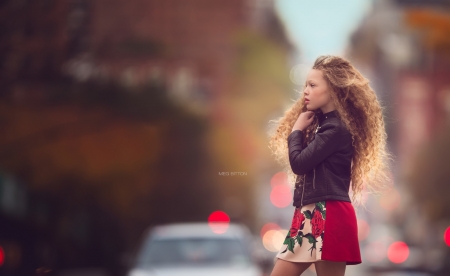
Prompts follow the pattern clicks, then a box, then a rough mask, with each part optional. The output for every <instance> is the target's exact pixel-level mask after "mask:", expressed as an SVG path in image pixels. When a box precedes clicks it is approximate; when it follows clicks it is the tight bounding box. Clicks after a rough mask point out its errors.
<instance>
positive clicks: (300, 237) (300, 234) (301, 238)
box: [296, 231, 303, 246]
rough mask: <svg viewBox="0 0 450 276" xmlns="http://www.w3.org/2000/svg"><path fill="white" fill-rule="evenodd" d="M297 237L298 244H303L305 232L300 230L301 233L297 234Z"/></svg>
mask: <svg viewBox="0 0 450 276" xmlns="http://www.w3.org/2000/svg"><path fill="white" fill-rule="evenodd" d="M296 239H297V242H298V244H299V245H300V246H302V243H303V232H302V231H300V232H299V234H298V235H297V237H296Z"/></svg>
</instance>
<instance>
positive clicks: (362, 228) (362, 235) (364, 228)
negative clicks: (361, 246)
mask: <svg viewBox="0 0 450 276" xmlns="http://www.w3.org/2000/svg"><path fill="white" fill-rule="evenodd" d="M357 222H358V240H359V241H362V240H364V239H366V238H367V236H368V235H369V232H370V226H369V224H368V223H367V221H365V220H363V219H358V221H357Z"/></svg>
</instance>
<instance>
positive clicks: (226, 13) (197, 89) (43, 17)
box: [0, 0, 294, 275]
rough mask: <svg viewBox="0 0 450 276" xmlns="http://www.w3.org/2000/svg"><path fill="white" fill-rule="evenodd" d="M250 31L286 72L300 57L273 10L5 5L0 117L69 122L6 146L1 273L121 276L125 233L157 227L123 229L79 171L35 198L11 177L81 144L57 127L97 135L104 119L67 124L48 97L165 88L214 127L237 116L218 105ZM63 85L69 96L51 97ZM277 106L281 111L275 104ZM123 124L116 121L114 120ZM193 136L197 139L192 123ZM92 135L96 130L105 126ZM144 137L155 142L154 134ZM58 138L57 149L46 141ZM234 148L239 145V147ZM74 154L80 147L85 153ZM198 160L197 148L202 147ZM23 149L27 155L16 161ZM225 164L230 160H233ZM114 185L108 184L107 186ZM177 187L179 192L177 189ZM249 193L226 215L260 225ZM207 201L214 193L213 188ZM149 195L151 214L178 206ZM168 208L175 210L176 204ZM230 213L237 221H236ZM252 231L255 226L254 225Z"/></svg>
mask: <svg viewBox="0 0 450 276" xmlns="http://www.w3.org/2000/svg"><path fill="white" fill-rule="evenodd" d="M247 33H248V34H254V35H255V36H258V37H262V38H264V39H265V41H268V42H270V43H268V44H270V45H272V44H273V45H276V46H277V47H278V48H277V50H278V49H281V50H280V51H281V52H282V54H281V55H279V56H277V58H276V59H279V58H280V57H281V59H282V62H281V63H279V64H281V65H282V66H284V65H285V64H286V65H288V62H289V57H290V54H291V51H293V50H294V49H293V46H292V45H291V44H290V42H289V41H288V39H287V37H286V34H285V32H284V27H283V24H282V22H281V21H280V20H279V18H278V16H277V15H276V14H275V11H274V8H273V0H248V1H240V0H229V1H223V0H220V1H208V0H193V1H184V0H127V1H119V0H41V1H28V0H20V1H18V0H2V1H0V64H1V67H0V85H1V87H2V90H1V91H0V98H1V102H0V104H2V105H1V107H0V108H4V107H6V106H7V107H8V109H7V111H5V110H6V108H4V109H3V110H1V111H2V112H3V113H2V114H5V113H9V114H12V115H11V116H14V115H17V117H20V116H21V115H24V114H26V115H24V118H27V119H26V120H24V121H26V122H27V123H29V121H27V120H28V119H29V118H30V117H29V114H34V116H40V118H39V119H42V118H44V120H37V121H39V122H41V121H45V118H46V116H50V117H57V116H61V118H62V117H64V118H65V119H62V120H61V121H58V120H54V121H53V120H52V121H51V122H49V123H48V124H46V123H45V124H44V123H43V124H42V125H38V124H35V125H33V127H30V125H28V124H27V125H24V126H23V128H22V130H24V131H23V132H17V133H15V134H13V135H11V136H8V137H7V138H5V139H3V140H1V143H2V144H1V145H2V148H1V149H0V161H2V164H6V163H8V162H6V161H5V160H12V159H13V158H14V160H15V161H14V162H15V165H16V166H17V167H16V168H19V169H18V171H14V172H12V171H11V172H5V173H3V171H4V170H3V169H4V168H0V169H1V170H0V171H2V174H1V175H0V226H1V227H0V229H1V231H0V256H2V258H3V259H2V258H0V274H2V275H30V274H32V273H38V271H36V269H37V268H39V267H40V268H41V270H42V271H41V272H42V273H43V271H45V270H46V269H53V270H55V269H56V270H57V269H66V268H74V267H80V266H92V267H96V266H97V267H100V266H101V267H103V268H108V269H110V271H111V275H114V273H115V274H116V275H119V274H120V273H121V271H120V269H119V268H118V267H119V266H120V265H121V263H120V254H121V253H122V252H121V251H122V250H123V249H124V248H125V247H130V244H124V241H123V240H122V238H123V237H124V236H126V234H128V236H133V234H134V233H131V234H130V233H126V234H124V233H122V232H120V231H128V230H129V229H130V228H133V227H134V229H140V227H142V226H143V225H145V226H148V220H145V219H148V218H149V217H151V216H150V215H147V214H144V215H142V216H143V217H144V216H145V218H140V217H138V214H136V215H135V216H134V217H130V218H129V219H130V221H132V222H134V223H135V225H134V226H130V227H128V225H126V226H123V225H119V223H121V221H119V216H118V215H117V214H116V213H114V212H113V211H112V209H113V208H111V206H108V208H105V205H106V204H104V205H102V203H100V202H99V201H100V200H99V198H96V196H97V197H98V194H100V193H102V192H103V191H101V190H100V189H99V188H98V187H94V185H93V182H95V181H94V180H93V181H92V183H91V182H89V181H84V180H83V184H84V186H83V188H81V185H79V184H80V183H79V181H80V179H81V178H76V177H78V176H79V174H80V172H76V173H75V174H74V175H69V176H66V175H64V174H62V176H61V175H59V173H61V172H58V171H51V172H47V173H54V174H55V175H58V177H62V178H61V180H60V179H58V180H56V181H55V182H54V183H47V186H44V185H42V186H41V187H39V191H37V190H38V189H33V188H35V187H34V186H33V185H32V184H30V183H27V182H26V181H23V179H21V178H20V177H17V178H16V177H15V176H14V174H17V175H20V176H22V177H24V178H27V177H26V176H29V175H31V174H32V173H31V172H32V171H33V169H34V172H35V171H36V167H34V168H31V167H32V166H34V165H35V164H32V162H31V161H30V160H31V159H28V157H29V156H30V155H31V152H32V151H33V150H34V149H36V148H39V147H40V146H42V144H46V145H49V144H52V143H57V142H61V141H62V140H64V139H66V138H67V139H69V140H70V139H72V138H73V139H77V137H78V136H77V137H75V136H76V135H73V136H72V134H71V133H74V132H77V131H76V129H75V131H74V132H69V133H68V134H67V135H66V136H65V137H63V136H64V135H61V136H58V135H57V133H61V132H63V131H62V130H61V128H59V126H60V125H63V126H66V130H67V129H70V130H72V131H73V130H74V128H73V126H71V125H70V123H68V122H69V121H71V120H72V119H83V120H85V121H89V123H86V124H87V125H88V132H89V131H90V130H91V129H92V125H89V124H90V122H91V119H92V118H93V117H90V116H94V117H95V115H92V114H89V112H88V111H86V110H83V111H79V110H77V111H73V110H72V109H70V110H69V108H67V106H64V107H61V109H65V110H64V114H62V113H60V110H59V111H58V110H55V109H52V108H53V107H54V106H52V105H51V104H52V103H53V102H52V101H51V100H49V99H50V98H51V97H54V96H55V95H53V94H52V93H53V92H56V93H64V92H66V90H64V89H66V88H67V89H69V88H70V84H71V83H72V82H80V83H83V82H86V81H90V80H94V81H98V82H102V81H110V80H113V81H116V80H118V81H120V82H121V83H122V84H124V85H126V86H128V87H130V88H134V87H139V86H141V85H147V84H151V85H156V86H159V87H163V86H164V87H167V88H168V89H167V91H168V93H169V94H170V96H171V98H172V99H173V100H174V101H176V102H178V103H180V104H181V105H182V106H186V107H189V108H191V110H193V111H195V112H198V113H201V114H202V115H204V116H206V117H208V116H210V118H211V119H212V120H214V119H217V118H219V119H220V118H222V117H221V115H222V114H225V113H227V112H228V113H231V111H230V110H225V111H224V108H226V107H223V106H222V105H221V99H222V97H226V96H227V95H228V94H229V93H231V89H232V88H231V87H233V85H234V82H235V79H234V77H233V72H234V71H235V68H234V66H235V65H236V60H237V59H239V58H240V57H241V56H243V55H244V56H245V55H247V52H245V51H248V49H242V48H239V43H237V41H238V39H239V36H242V35H243V34H244V36H245V34H247ZM259 42H260V41H257V42H256V43H255V44H257V43H259ZM250 50H252V48H250ZM264 53H265V52H264ZM264 53H263V54H264ZM277 53H278V52H277ZM284 59H285V60H284ZM284 61H285V62H286V63H285V64H284ZM286 75H287V74H286ZM61 83H62V85H61V87H62V88H61V87H59V88H58V89H53V87H54V86H58V85H59V84H61ZM67 83H68V85H67V86H66V84H67ZM279 83H282V82H281V81H280V82H279ZM279 83H277V85H278V84H279ZM274 86H275V85H274ZM271 89H273V90H271ZM275 89H278V87H276V88H275ZM275 89H274V88H273V87H271V88H268V89H267V91H266V93H267V94H273V93H272V91H276V90H275ZM128 91H134V90H132V89H130V90H128ZM152 91H153V90H152ZM155 91H166V90H165V89H160V90H155ZM279 94H280V95H281V93H279ZM269 99H270V101H271V102H275V101H274V100H273V98H269ZM22 103H31V104H32V106H33V107H37V109H33V108H30V109H27V105H24V106H20V105H21V104H22ZM255 105H258V104H255ZM19 106H20V108H19ZM273 106H275V104H273ZM15 108H17V109H15ZM40 108H42V109H40ZM66 108H67V109H66ZM271 108H272V107H271ZM258 109H259V110H261V113H262V111H265V110H264V109H262V108H260V107H258ZM43 110H45V111H49V112H48V113H45V115H43V113H39V112H43ZM51 111H53V112H54V113H52V112H51ZM66 111H67V113H65V112H66ZM244 111H246V110H244ZM254 114H256V115H258V116H260V117H259V119H260V120H262V121H263V119H265V118H266V117H263V116H262V115H260V114H259V113H256V112H254ZM41 115H42V116H41ZM250 115H253V113H252V114H250ZM32 116H33V115H31V117H32ZM65 116H66V117H65ZM47 118H49V117H47ZM261 118H262V119H261ZM75 121H76V120H75ZM94 121H95V120H94ZM116 121H117V120H116V119H115V118H114V122H116ZM15 122H18V121H16V120H12V121H8V120H7V119H4V120H3V118H2V119H0V125H1V126H2V127H4V128H3V129H2V130H3V131H5V132H8V131H10V130H14V131H16V129H13V128H9V127H10V126H11V125H13V124H14V125H15V124H16V123H15ZM61 122H62V123H61ZM103 122H105V121H102V123H101V124H102V125H104V124H103ZM94 123H95V122H94ZM182 123H184V122H182ZM252 123H253V122H252ZM165 124H166V122H164V124H161V125H164V126H160V125H155V126H154V128H155V129H158V130H160V129H162V128H163V127H164V128H165ZM254 125H255V128H256V127H260V126H259V125H257V124H254ZM79 127H81V128H83V127H84V125H82V124H80V125H79ZM121 127H122V126H121ZM184 127H185V129H188V127H189V125H187V126H186V125H185V126H184ZM31 128H32V129H31ZM94 128H95V129H96V130H97V129H98V127H97V126H95V127H94ZM136 128H138V126H136ZM142 128H145V129H146V130H148V131H149V132H150V128H151V127H148V126H144V127H142ZM152 129H153V128H152ZM185 129H181V128H177V131H179V132H176V131H175V130H174V133H175V134H174V133H172V134H171V137H173V139H172V140H171V141H164V142H165V143H167V144H166V145H169V146H170V145H175V144H177V145H178V142H179V140H177V139H179V137H181V133H183V131H187V130H185ZM246 130H247V128H246V127H245V125H244V124H243V125H239V131H240V132H238V131H235V132H234V133H237V134H236V137H233V138H234V139H236V140H239V141H242V143H241V144H240V145H239V146H240V147H241V148H243V149H244V150H242V156H243V155H244V154H248V153H249V152H250V150H249V149H250V148H251V146H254V144H255V143H253V142H254V141H255V140H256V139H255V137H252V136H251V135H250V134H249V132H245V131H246ZM125 131H129V129H128V128H119V130H118V131H117V133H118V135H119V136H121V137H124V136H125V135H124V132H125ZM100 132H101V130H100ZM55 133H56V135H55ZM136 133H137V132H136ZM139 133H140V137H143V136H142V135H141V134H142V132H139ZM158 133H159V132H158ZM161 133H162V131H161ZM244 134H245V135H244ZM47 135H48V136H47ZM106 135H108V134H105V136H106ZM49 136H51V137H52V139H54V140H52V139H49V138H48V137H49ZM100 137H101V136H100ZM158 137H159V136H158ZM193 137H194V136H193ZM195 137H196V136H195ZM188 138H189V137H188ZM244 138H245V139H244ZM46 139H48V140H46ZM100 139H102V138H100ZM130 139H131V138H130ZM252 139H253V140H252ZM97 141H98V140H97ZM198 141H199V139H196V141H195V143H197V142H198ZM36 142H37V143H36ZM147 142H148V141H147ZM226 142H227V143H230V144H231V143H232V142H233V141H231V142H230V140H227V141H226ZM39 143H41V144H39ZM170 143H173V144H170ZM195 143H194V142H192V143H191V144H195ZM198 143H200V142H198ZM17 145H18V146H17ZM21 145H26V146H23V147H22V146H21ZM71 145H72V146H73V147H75V146H76V143H74V144H71ZM195 145H197V144H195ZM195 145H194V147H195ZM188 146H189V145H188ZM69 147H70V146H69ZM264 147H265V145H264ZM18 148H20V150H19V149H18ZM195 150H197V149H196V148H194V151H195ZM19 151H20V153H19V154H17V153H18V152H19ZM58 151H60V152H58ZM55 152H56V153H55V154H60V156H70V154H68V153H67V152H64V149H62V150H56V151H55ZM189 153H191V152H186V154H180V156H181V157H186V156H189ZM196 153H198V151H197V152H196ZM240 153H241V152H240ZM93 154H95V153H93ZM227 154H230V155H231V154H233V153H228V152H227ZM50 155H51V154H50V153H49V155H47V156H42V155H39V154H36V155H35V157H36V158H37V159H35V160H40V161H38V163H41V164H43V163H46V162H47V161H49V160H50V159H51V157H50ZM99 155H100V154H99ZM248 155H250V154H248ZM177 157H179V156H177ZM181 157H180V158H181ZM240 157H241V156H238V157H237V158H236V159H238V158H240ZM15 158H17V159H15ZM46 158H47V159H46ZM68 158H70V157H68ZM166 158H167V159H165V160H164V162H165V163H163V164H162V165H161V166H167V167H168V165H167V164H168V163H170V161H171V159H170V157H166ZM189 158H192V156H189ZM198 159H199V158H198ZM240 159H241V158H240ZM172 160H173V159H172ZM180 160H181V159H179V160H178V161H180ZM53 161H54V160H53ZM80 162H84V161H80ZM11 163H13V162H11ZM11 163H8V164H11ZM180 163H182V162H180ZM192 163H194V162H192ZM49 164H51V162H49ZM49 166H51V165H49ZM249 166H250V165H249ZM158 168H159V167H158ZM190 168H191V167H189V168H187V169H186V170H189V169H190ZM37 170H39V168H37ZM50 170H52V169H50ZM155 170H157V169H155ZM163 173H164V172H162V173H161V175H162V174H163ZM195 173H197V172H194V170H191V171H190V172H187V174H188V175H190V174H195ZM178 175H182V173H179V174H178ZM147 177H148V176H147ZM29 179H31V177H29ZM174 179H175V177H174ZM241 179H244V178H241ZM248 179H250V178H247V179H246V180H240V181H242V182H238V181H236V183H233V184H230V185H228V186H227V187H226V188H229V187H232V186H235V187H238V186H239V184H240V183H244V182H245V181H247V182H245V183H248V182H250V181H251V180H248ZM132 180H133V181H134V180H135V179H132ZM160 180H161V179H158V180H153V179H151V180H149V179H145V180H141V182H140V183H138V184H136V185H141V186H142V187H143V186H145V187H148V186H149V185H148V182H150V181H154V182H156V181H160ZM108 181H109V180H107V181H105V183H106V184H110V182H108ZM123 181H124V182H125V180H123ZM194 181H195V180H193V182H194ZM136 182H139V181H136ZM105 183H103V184H105ZM172 183H175V184H177V182H176V181H175V180H173V182H172ZM97 184H98V183H97ZM158 184H160V183H158ZM258 184H259V183H258ZM52 185H54V186H52ZM168 185H169V184H166V185H165V186H164V185H159V186H160V189H161V190H163V189H166V188H167V186H168ZM56 186H58V192H55V191H56V188H55V187H56ZM90 186H92V187H90ZM162 186H164V187H162ZM223 186H225V185H223ZM242 187H243V185H242V186H239V187H238V188H240V189H245V190H238V192H241V193H236V194H237V196H236V197H227V198H225V197H226V196H228V195H227V194H224V195H223V197H224V198H225V199H224V202H225V203H224V205H226V206H229V210H234V211H235V213H236V214H237V215H236V216H242V217H241V218H242V219H244V218H247V219H248V218H251V219H255V217H256V216H255V215H254V213H252V211H253V210H251V208H240V207H239V206H241V207H242V206H243V204H244V203H245V204H247V205H245V207H247V206H250V205H251V202H249V203H248V202H247V201H246V199H249V198H250V197H252V196H253V193H252V190H251V189H248V188H246V187H244V188H242ZM169 188H170V189H175V188H176V187H174V186H173V187H172V186H171V187H169ZM83 189H84V190H83ZM231 189H233V187H232V188H231ZM178 190H180V189H178ZM192 191H194V192H192ZM205 191H206V192H207V191H208V190H206V189H205ZM242 191H243V192H242ZM116 192H117V191H116ZM190 192H191V194H189V195H188V196H191V197H190V198H193V197H195V196H197V197H198V196H199V195H198V194H195V189H191V191H190ZM206 192H205V193H206ZM233 192H235V191H233ZM117 193H119V192H117ZM174 193H175V192H174ZM176 193H177V194H178V195H181V196H185V195H186V194H187V193H186V192H185V191H181V192H179V191H177V192H176ZM230 193H231V192H230ZM151 196H152V197H151V198H145V199H141V200H142V201H145V203H146V204H147V203H148V201H151V200H154V199H155V198H158V197H159V198H160V199H161V200H164V199H166V198H165V197H164V196H166V197H167V198H170V197H172V198H173V196H174V195H173V194H170V193H166V195H164V196H160V195H159V194H155V193H154V194H152V195H151ZM197 199H198V198H196V200H197ZM154 201H155V200H154ZM164 202H167V203H166V204H171V203H170V202H169V201H168V200H164ZM236 202H237V203H236ZM103 203H104V202H103ZM139 204H142V203H141V202H137V203H136V204H135V206H137V207H136V208H138V207H142V206H143V205H139ZM144 206H147V205H144ZM201 207H202V205H201V204H198V205H197V206H196V207H194V208H199V209H200V208H201ZM175 212H176V210H173V213H175ZM205 212H206V211H205ZM230 214H231V215H233V213H232V212H231V211H230ZM157 215H158V216H159V217H156V218H157V219H155V221H154V223H158V222H159V221H157V220H158V219H160V220H164V219H165V217H164V216H165V214H161V213H158V214H157ZM152 218H154V217H152ZM233 219H234V217H233ZM133 220H134V221H133ZM136 221H138V223H136ZM246 222H247V223H248V224H252V221H250V219H248V220H247V221H246ZM139 223H140V224H139ZM127 227H128V228H127ZM130 232H131V231H130Z"/></svg>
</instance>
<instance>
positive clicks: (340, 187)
mask: <svg viewBox="0 0 450 276" xmlns="http://www.w3.org/2000/svg"><path fill="white" fill-rule="evenodd" d="M302 142H303V133H302V131H301V130H295V131H293V132H292V133H291V134H289V136H288V149H289V162H290V165H291V169H292V171H293V172H294V173H295V174H297V178H296V183H295V190H294V202H293V206H296V207H301V206H305V205H307V204H310V203H315V202H319V201H323V200H327V199H332V200H342V201H348V202H351V200H350V196H349V188H350V180H351V162H352V156H353V150H354V149H353V146H352V136H351V134H350V132H349V131H348V130H347V129H346V127H345V125H344V124H343V122H342V121H341V120H340V118H339V115H338V114H337V111H336V110H333V111H330V112H327V113H325V114H320V115H319V126H318V128H317V129H316V134H315V136H314V139H313V140H312V141H311V142H310V143H309V144H308V145H307V146H306V147H305V148H303V147H302Z"/></svg>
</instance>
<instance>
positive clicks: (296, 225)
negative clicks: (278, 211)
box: [290, 208, 305, 238]
mask: <svg viewBox="0 0 450 276" xmlns="http://www.w3.org/2000/svg"><path fill="white" fill-rule="evenodd" d="M304 220H305V216H304V215H303V214H302V213H301V212H300V210H299V209H298V208H295V211H294V217H293V218H292V224H291V229H290V237H291V238H293V237H295V236H297V233H298V230H299V229H300V226H301V225H302V223H303V221H304Z"/></svg>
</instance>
